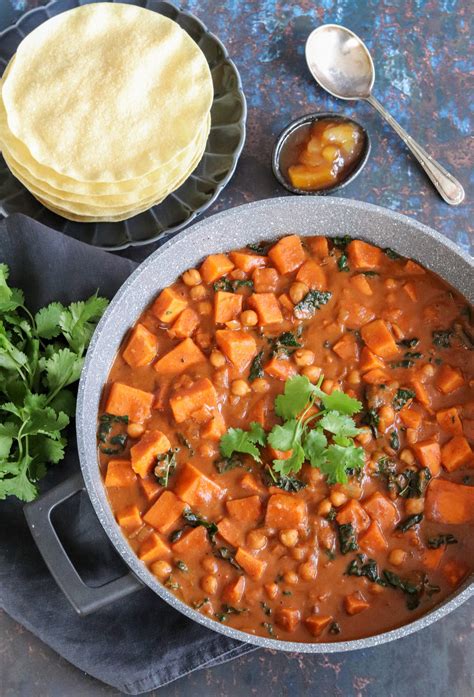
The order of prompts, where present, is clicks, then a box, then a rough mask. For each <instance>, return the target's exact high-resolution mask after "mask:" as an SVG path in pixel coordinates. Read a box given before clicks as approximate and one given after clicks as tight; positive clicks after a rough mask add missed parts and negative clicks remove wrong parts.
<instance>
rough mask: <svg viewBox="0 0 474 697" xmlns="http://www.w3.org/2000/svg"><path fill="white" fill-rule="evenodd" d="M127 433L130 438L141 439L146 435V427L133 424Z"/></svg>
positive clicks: (129, 425)
mask: <svg viewBox="0 0 474 697" xmlns="http://www.w3.org/2000/svg"><path fill="white" fill-rule="evenodd" d="M127 433H128V435H129V436H130V438H141V436H143V434H144V433H145V426H144V425H143V424H135V423H131V424H128V426H127Z"/></svg>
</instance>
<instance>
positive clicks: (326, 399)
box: [318, 390, 362, 416]
mask: <svg viewBox="0 0 474 697" xmlns="http://www.w3.org/2000/svg"><path fill="white" fill-rule="evenodd" d="M318 396H320V397H321V401H322V403H323V404H324V408H325V409H330V410H332V411H338V412H340V413H341V414H349V416H352V414H357V412H359V411H360V410H361V409H362V404H361V403H360V402H359V400H358V399H354V398H353V397H349V395H348V394H345V393H344V392H341V391H340V390H334V392H331V394H326V393H325V392H322V394H318Z"/></svg>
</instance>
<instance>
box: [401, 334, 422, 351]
mask: <svg viewBox="0 0 474 697" xmlns="http://www.w3.org/2000/svg"><path fill="white" fill-rule="evenodd" d="M397 343H398V345H399V346H404V347H405V348H415V346H417V344H419V343H420V340H419V339H418V338H417V337H416V336H413V337H412V338H411V339H401V340H400V341H398V342H397Z"/></svg>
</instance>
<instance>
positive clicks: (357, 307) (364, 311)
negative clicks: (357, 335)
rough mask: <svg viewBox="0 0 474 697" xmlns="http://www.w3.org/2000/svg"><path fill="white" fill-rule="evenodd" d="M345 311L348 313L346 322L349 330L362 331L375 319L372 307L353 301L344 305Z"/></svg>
mask: <svg viewBox="0 0 474 697" xmlns="http://www.w3.org/2000/svg"><path fill="white" fill-rule="evenodd" d="M344 309H345V310H346V311H347V312H348V317H347V319H346V320H345V324H346V327H347V329H360V328H361V327H362V325H366V324H367V322H370V320H372V319H373V318H374V317H375V313H374V311H373V310H372V309H371V308H370V307H366V306H365V305H361V304H360V303H356V302H354V301H353V300H351V301H350V302H345V303H344Z"/></svg>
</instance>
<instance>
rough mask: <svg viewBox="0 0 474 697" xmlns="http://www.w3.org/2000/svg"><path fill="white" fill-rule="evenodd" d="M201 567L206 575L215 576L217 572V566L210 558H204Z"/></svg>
mask: <svg viewBox="0 0 474 697" xmlns="http://www.w3.org/2000/svg"><path fill="white" fill-rule="evenodd" d="M201 566H202V568H203V569H204V571H207V573H208V574H217V572H218V571H219V564H218V563H217V561H216V560H215V559H213V558H212V557H204V559H203V560H202V561H201Z"/></svg>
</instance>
